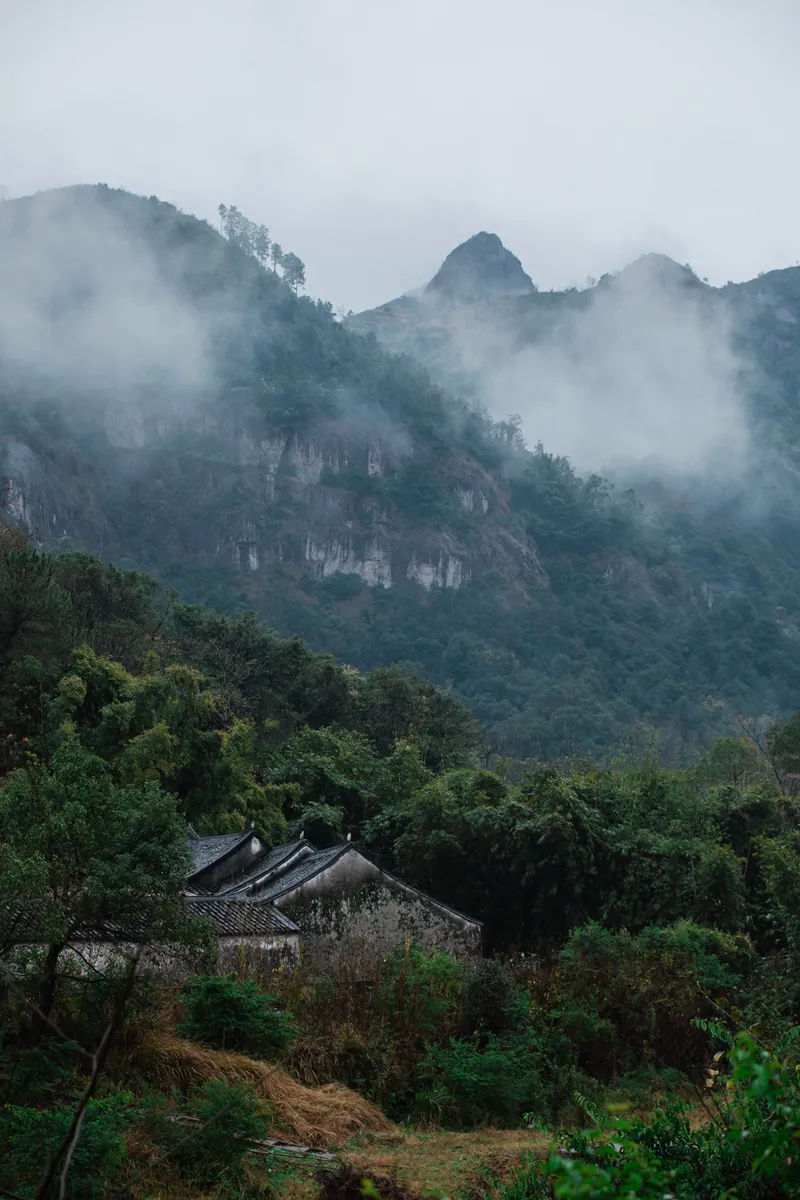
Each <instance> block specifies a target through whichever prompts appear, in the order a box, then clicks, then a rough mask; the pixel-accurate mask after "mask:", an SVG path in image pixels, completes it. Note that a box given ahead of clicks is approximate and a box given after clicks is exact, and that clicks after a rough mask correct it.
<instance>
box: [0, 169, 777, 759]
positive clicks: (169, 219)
mask: <svg viewBox="0 0 800 1200" xmlns="http://www.w3.org/2000/svg"><path fill="white" fill-rule="evenodd" d="M220 211H221V223H222V230H223V233H222V234H220V233H217V232H216V231H215V230H213V229H212V228H211V227H210V226H209V225H207V224H205V223H204V222H201V221H197V220H196V219H195V218H193V217H190V216H187V215H185V214H183V213H180V212H178V211H177V210H176V209H174V208H173V207H172V206H170V205H167V204H163V203H161V202H160V201H158V200H156V199H155V198H154V197H151V198H150V199H143V198H139V197H135V196H131V195H129V194H127V193H124V192H119V191H114V190H111V189H108V188H103V187H100V188H89V187H86V188H71V189H62V190H61V191H57V192H52V193H43V194H41V195H38V196H35V197H31V198H29V199H26V200H19V201H11V202H9V203H7V204H5V205H3V206H2V210H0V245H2V246H3V247H4V255H5V257H6V263H7V269H6V271H5V273H4V278H3V281H2V283H0V287H2V288H4V289H5V290H6V292H7V295H8V299H9V302H10V304H11V305H13V309H12V308H9V310H8V311H12V310H13V311H15V312H17V314H18V319H17V320H16V324H15V327H14V331H13V333H14V336H13V337H12V331H11V330H10V329H9V330H6V331H5V334H3V331H2V330H0V336H4V337H5V341H4V344H3V349H4V353H3V355H2V356H1V357H0V362H1V363H2V366H0V475H1V476H2V479H0V511H2V512H4V513H5V515H6V516H7V517H8V518H9V519H10V520H12V521H13V522H15V523H21V524H23V525H24V526H25V528H26V529H27V530H28V532H29V534H30V536H32V538H33V539H34V541H35V542H36V543H37V544H38V545H40V546H42V547H46V548H59V549H62V550H64V549H74V550H78V549H85V550H86V549H88V550H90V551H93V552H95V553H98V554H100V556H101V557H103V558H105V559H108V560H112V561H114V562H116V563H117V564H119V565H120V566H122V567H126V568H131V567H138V568H141V569H144V570H146V571H148V572H149V573H151V574H152V575H154V576H155V577H156V578H158V579H159V580H161V581H162V582H164V583H166V584H167V585H168V586H171V587H175V588H176V589H177V590H179V592H180V593H181V595H182V597H183V598H184V599H185V600H188V601H193V602H197V603H201V604H204V605H206V606H208V607H210V608H213V609H216V610H218V611H219V612H221V613H224V614H227V615H228V616H230V617H231V618H233V619H236V618H237V617H238V615H239V614H241V613H244V612H247V611H251V610H252V611H255V612H256V613H257V614H258V615H259V616H260V617H261V618H262V619H263V620H265V621H266V622H267V623H268V624H269V625H271V626H272V627H274V628H275V629H277V630H278V631H279V632H281V633H282V634H284V635H298V636H301V637H302V638H303V639H304V640H305V641H306V642H307V644H308V645H309V646H310V647H312V648H313V649H314V650H317V651H325V652H328V653H330V654H333V655H334V656H335V657H336V658H337V659H338V660H339V661H340V662H344V663H349V664H351V665H352V666H353V667H355V668H357V669H358V670H360V671H365V672H368V671H371V670H373V669H375V668H391V667H392V666H393V665H394V664H397V663H399V664H401V665H402V666H403V667H404V668H406V669H407V670H408V671H409V672H410V673H412V674H415V675H420V676H424V677H425V678H427V679H429V680H431V681H432V682H433V683H434V684H436V685H438V686H440V687H444V688H446V689H448V690H449V691H451V692H452V694H453V695H454V696H455V697H457V698H458V699H459V700H461V701H462V702H463V703H464V704H466V705H467V707H468V708H469V709H470V710H471V711H472V713H473V714H474V715H475V716H476V717H477V718H478V720H479V721H480V723H481V725H482V728H483V730H484V731H485V737H484V739H483V740H484V747H485V754H486V755H488V756H489V757H488V758H485V759H484V761H485V762H488V764H489V765H496V764H497V761H498V759H499V758H511V759H513V760H514V761H515V762H516V763H517V764H523V763H525V762H531V761H542V760H546V761H551V762H555V761H563V760H573V761H574V760H576V759H577V760H579V759H580V758H581V757H582V756H583V757H589V758H592V759H595V760H597V759H602V760H604V761H606V762H610V761H612V760H613V757H614V755H616V754H619V753H634V754H641V753H643V752H645V751H646V750H648V749H652V748H653V747H656V746H657V747H658V753H659V755H660V756H661V758H662V759H664V760H665V761H670V762H672V763H674V764H675V765H688V764H689V763H691V762H692V761H693V759H694V758H696V756H697V755H698V754H699V753H701V752H702V751H703V750H705V749H707V748H708V747H709V746H710V745H711V743H712V742H713V740H714V738H715V737H717V736H723V735H725V736H738V735H739V734H740V733H741V732H742V728H743V727H744V728H750V726H751V725H752V724H753V723H755V725H756V726H758V727H759V728H760V729H761V730H763V729H764V728H766V726H767V725H768V724H769V723H770V722H772V721H774V720H776V719H779V718H780V717H781V716H782V715H786V714H788V713H789V712H791V711H792V709H793V707H794V705H795V704H796V699H797V695H798V683H800V635H799V634H798V628H799V627H798V620H797V606H796V596H797V591H798V575H797V566H796V563H797V555H796V553H794V550H795V549H796V546H797V543H798V532H800V531H798V528H797V522H796V516H795V514H796V511H797V505H796V503H795V500H794V497H795V495H796V489H795V476H794V465H793V464H794V460H795V458H796V446H797V444H798V440H797V436H796V434H797V412H796V404H795V401H794V397H795V393H796V379H797V373H796V365H797V338H796V335H795V332H794V326H793V325H792V324H791V322H790V321H789V320H788V318H786V312H788V311H789V310H790V309H791V308H792V305H793V304H794V302H795V301H794V297H795V295H796V291H797V284H796V272H795V271H791V270H790V271H787V272H777V273H775V274H774V276H772V275H771V276H765V277H763V279H760V280H757V281H756V280H754V281H752V284H745V285H737V289H738V290H737V289H734V292H735V304H734V308H735V310H736V312H737V313H738V314H739V317H738V318H737V320H738V321H739V324H738V325H737V330H738V337H739V340H740V342H741V345H742V347H743V348H744V349H743V352H744V350H748V352H749V350H753V353H755V349H756V348H757V350H758V355H759V360H758V361H759V364H760V365H759V372H758V374H757V376H754V382H753V384H752V387H751V390H750V393H749V394H750V396H751V400H752V414H751V415H752V420H753V424H754V430H755V433H756V434H757V440H756V441H754V443H753V445H754V447H756V448H757V453H756V452H755V451H754V454H753V458H752V461H751V462H750V463H749V465H748V467H747V470H746V472H745V476H746V477H744V476H743V477H742V478H741V479H738V481H737V482H735V483H733V484H732V483H731V482H730V481H728V483H727V484H726V485H725V486H724V487H722V486H716V485H714V486H712V481H710V480H703V479H701V478H695V479H693V480H692V481H689V482H687V483H686V484H685V485H683V484H682V485H681V486H680V487H677V488H676V487H675V486H674V485H670V486H666V485H665V484H664V483H663V481H662V482H660V483H659V482H658V481H655V482H654V481H652V480H647V481H643V486H642V488H641V489H640V491H639V492H634V491H632V490H629V489H626V488H624V487H616V488H615V487H613V486H612V485H611V484H610V483H608V482H607V481H604V480H602V479H600V478H599V477H596V476H591V475H589V476H586V477H581V476H580V475H578V474H577V473H576V472H575V470H574V469H573V467H572V466H571V464H570V463H569V461H567V460H566V459H565V458H563V457H559V455H558V449H559V447H557V446H547V447H539V448H536V449H532V450H531V449H527V448H526V447H525V446H524V444H523V443H522V440H521V437H520V433H519V427H518V423H515V422H514V421H513V420H508V421H502V422H499V423H498V422H493V421H491V420H490V419H489V418H488V417H487V416H486V414H485V413H483V412H482V411H481V410H480V409H479V408H478V407H476V406H475V404H474V403H473V402H472V401H471V400H469V399H458V398H455V397H453V396H451V395H449V394H448V393H447V392H445V391H443V390H442V389H441V388H440V387H438V386H436V385H435V384H434V383H432V382H431V379H430V377H429V376H428V375H427V373H426V372H425V370H423V369H422V368H421V367H420V366H419V365H418V364H416V363H415V362H414V361H412V360H411V359H409V358H398V357H394V356H392V355H390V354H388V353H386V352H384V351H383V350H381V349H380V347H379V346H378V344H377V342H376V339H375V337H374V336H360V335H359V334H358V333H356V332H353V331H352V330H351V329H350V328H349V327H348V326H347V325H346V324H343V323H342V322H341V321H339V320H337V318H336V316H335V315H334V313H333V312H332V309H331V306H330V305H329V304H326V303H322V302H319V301H313V300H311V299H310V298H308V297H304V296H302V295H299V294H298V292H299V289H300V288H301V286H302V266H303V264H302V263H301V262H300V260H299V259H297V262H294V259H296V257H297V256H292V257H289V258H288V259H287V261H288V262H289V271H288V275H287V274H286V266H285V262H284V251H283V250H282V248H281V247H280V246H278V251H279V256H278V257H277V258H276V257H275V255H274V254H273V251H274V250H275V243H274V241H273V239H272V237H271V235H270V233H269V231H267V230H266V228H265V227H264V226H262V225H258V224H256V223H254V222H252V221H249V219H248V218H246V217H245V216H244V215H243V214H241V213H240V212H239V210H238V209H237V208H236V207H235V206H225V205H223V206H221V210H220ZM98 246H102V248H103V256H102V261H100V259H99V258H98V256H97V254H96V248H97V247H98ZM298 263H299V266H298ZM34 264H35V270H34V269H33V265H34ZM281 264H283V265H281ZM281 271H283V275H284V277H283V278H282V277H281ZM598 286H600V285H598ZM603 286H607V285H603ZM697 288H700V289H701V290H702V286H701V285H700V283H699V281H697V282H696V287H695V284H693V285H692V289H693V291H694V290H697ZM722 291H723V293H726V294H727V291H728V289H722ZM4 294H5V293H4ZM715 295H716V293H715ZM514 299H515V303H516V304H517V305H523V306H524V305H530V306H532V307H530V312H529V311H528V309H527V308H526V309H525V313H526V314H527V316H526V317H525V322H523V326H524V329H525V330H528V332H530V330H531V329H532V330H533V331H534V332H535V331H536V330H539V333H538V334H537V336H540V335H541V330H540V327H539V325H538V324H537V322H541V321H544V325H543V326H542V327H543V328H545V329H546V328H547V322H548V320H549V318H548V317H547V313H548V312H550V311H551V310H552V311H553V312H555V311H561V310H563V309H565V308H568V307H570V306H573V307H574V306H576V305H577V306H580V305H581V304H583V305H584V306H585V304H586V303H587V301H586V298H585V293H577V292H576V293H563V294H562V293H558V294H556V293H537V292H534V293H533V294H532V295H530V296H521V297H516V298H514ZM715 302H716V301H715ZM732 303H733V301H732ZM542 313H544V314H545V316H544V317H542V316H541V314H542ZM781 313H782V314H783V316H781V315H780V314H781ZM132 314H135V317H134V316H132ZM776 314H777V315H776ZM20 330H22V331H23V333H24V336H20ZM43 346H46V347H47V351H46V352H43V351H42V347H43ZM756 483H757V484H758V487H757V489H756V487H755V485H756ZM520 769H521V768H520Z"/></svg>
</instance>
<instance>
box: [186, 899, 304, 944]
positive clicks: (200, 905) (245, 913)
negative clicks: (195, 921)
mask: <svg viewBox="0 0 800 1200" xmlns="http://www.w3.org/2000/svg"><path fill="white" fill-rule="evenodd" d="M186 903H187V905H188V907H189V911H190V912H191V913H192V915H193V916H195V917H210V918H211V920H212V921H213V922H214V932H215V933H216V934H217V936H218V937H237V936H238V937H250V936H253V935H257V934H272V935H275V934H277V935H281V934H290V933H297V932H298V929H297V926H296V925H295V923H294V921H290V920H289V918H288V917H287V916H284V914H283V913H282V912H281V911H280V910H279V909H277V908H276V907H275V905H274V904H271V903H269V902H263V901H258V900H233V899H231V900H228V899H224V900H223V899H217V898H213V897H209V898H206V897H204V896H198V897H194V896H192V897H189V898H188V899H187V901H186Z"/></svg>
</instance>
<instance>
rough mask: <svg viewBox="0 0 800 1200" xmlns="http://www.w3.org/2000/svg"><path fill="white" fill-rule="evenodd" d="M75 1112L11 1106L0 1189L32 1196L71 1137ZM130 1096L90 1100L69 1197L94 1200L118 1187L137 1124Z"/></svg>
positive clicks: (2, 1127)
mask: <svg viewBox="0 0 800 1200" xmlns="http://www.w3.org/2000/svg"><path fill="white" fill-rule="evenodd" d="M73 1113H74V1107H73V1106H72V1105H70V1104H56V1105H55V1106H54V1107H53V1108H51V1109H39V1108H24V1107H21V1106H17V1105H10V1106H9V1107H8V1108H5V1109H3V1110H2V1113H0V1184H2V1187H3V1188H7V1189H8V1190H9V1191H11V1192H17V1193H18V1192H20V1191H22V1192H27V1190H28V1188H29V1187H30V1186H31V1185H32V1184H35V1182H36V1180H37V1178H38V1176H39V1175H41V1172H42V1168H43V1165H44V1163H45V1161H46V1159H47V1156H48V1154H49V1153H50V1152H51V1151H53V1150H55V1149H57V1148H58V1146H59V1145H60V1144H61V1142H62V1141H63V1139H64V1137H65V1136H66V1134H67V1131H68V1129H69V1126H70V1122H71V1121H72V1118H73ZM133 1115H134V1114H133V1110H132V1107H131V1097H130V1096H129V1095H128V1094H127V1093H124V1092H118V1093H116V1094H115V1095H112V1096H108V1097H105V1098H104V1099H102V1100H90V1101H89V1104H88V1107H87V1109H86V1117H85V1119H84V1122H83V1128H82V1131H81V1136H80V1140H79V1141H78V1144H77V1147H76V1149H75V1153H74V1155H73V1158H72V1163H71V1167H70V1171H69V1175H68V1178H67V1193H66V1194H67V1197H69V1198H71V1200H93V1198H95V1197H101V1196H104V1195H105V1194H106V1193H107V1192H108V1191H109V1190H111V1189H112V1188H117V1187H118V1186H119V1177H118V1176H119V1169H120V1167H121V1166H122V1163H123V1160H124V1157H125V1143H124V1140H123V1134H124V1132H125V1130H126V1128H127V1127H128V1125H129V1124H130V1122H131V1120H132V1119H133Z"/></svg>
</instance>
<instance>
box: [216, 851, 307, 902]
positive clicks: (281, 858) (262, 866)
mask: <svg viewBox="0 0 800 1200" xmlns="http://www.w3.org/2000/svg"><path fill="white" fill-rule="evenodd" d="M303 846H307V847H308V850H309V853H316V848H315V847H314V846H312V845H311V843H310V842H307V841H306V840H305V838H299V839H298V840H297V841H296V842H285V843H284V844H283V845H282V846H273V847H272V849H271V850H270V851H268V852H267V853H266V854H263V855H262V856H261V858H259V859H258V861H257V862H254V863H253V865H252V866H251V867H249V868H248V870H247V871H245V872H243V873H242V874H241V875H236V876H235V877H234V878H233V879H232V880H231V882H230V883H228V884H225V885H224V886H223V887H221V888H218V889H215V894H216V895H220V896H225V895H237V896H238V895H245V894H246V892H247V889H248V888H249V887H250V885H251V884H252V883H254V882H255V880H256V879H260V878H261V876H262V875H266V873H267V872H268V871H274V870H276V869H277V868H278V867H280V865H281V863H283V862H286V860H287V859H289V858H291V857H292V855H293V854H296V853H297V851H298V850H300V849H301V848H302V847H303Z"/></svg>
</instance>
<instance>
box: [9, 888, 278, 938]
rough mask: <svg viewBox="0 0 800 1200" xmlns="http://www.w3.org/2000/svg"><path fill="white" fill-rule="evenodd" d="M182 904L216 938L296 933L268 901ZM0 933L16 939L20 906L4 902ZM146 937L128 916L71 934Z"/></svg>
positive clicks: (196, 899)
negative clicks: (208, 922)
mask: <svg viewBox="0 0 800 1200" xmlns="http://www.w3.org/2000/svg"><path fill="white" fill-rule="evenodd" d="M186 907H187V908H188V910H189V913H190V915H191V916H193V917H208V918H209V919H210V920H211V921H212V922H213V924H214V932H215V933H216V935H217V937H252V936H257V935H264V934H270V935H272V936H281V935H286V934H292V933H297V932H298V927H297V926H296V925H295V923H294V921H292V920H290V919H289V917H287V916H286V915H285V914H284V913H282V912H281V911H280V910H279V909H277V908H276V907H275V905H274V904H272V903H271V902H270V901H264V900H260V899H259V900H239V899H220V898H218V897H213V896H212V897H206V896H187V897H186ZM0 916H2V918H3V920H2V921H0V927H1V928H0V933H2V934H5V935H6V936H10V935H11V934H12V933H13V935H14V940H15V941H19V939H20V932H19V931H20V930H21V929H22V928H23V927H24V925H25V924H28V925H29V924H30V922H27V921H26V920H25V912H24V909H23V907H22V906H21V905H19V906H18V905H12V904H9V905H6V906H5V907H4V908H3V910H2V912H1V913H0ZM143 939H147V940H149V930H148V928H147V925H146V922H145V921H144V920H142V919H141V918H139V919H137V918H136V917H131V918H129V919H127V920H126V921H125V922H124V924H120V923H119V922H117V921H112V920H108V921H98V922H97V923H95V924H85V925H80V926H78V928H77V929H76V930H75V932H74V934H73V940H74V941H77V942H137V941H140V940H143Z"/></svg>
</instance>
